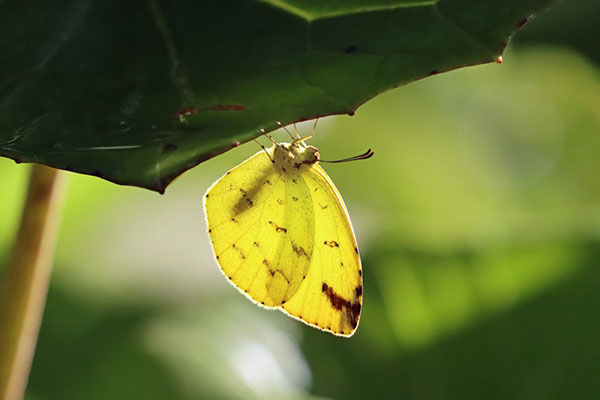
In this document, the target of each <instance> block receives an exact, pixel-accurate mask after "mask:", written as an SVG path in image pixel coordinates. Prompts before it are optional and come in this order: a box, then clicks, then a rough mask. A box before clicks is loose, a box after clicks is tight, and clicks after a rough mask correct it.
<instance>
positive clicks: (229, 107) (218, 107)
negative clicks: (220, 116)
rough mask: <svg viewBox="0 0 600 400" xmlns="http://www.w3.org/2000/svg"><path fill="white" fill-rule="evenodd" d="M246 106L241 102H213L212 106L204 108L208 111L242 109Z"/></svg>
mask: <svg viewBox="0 0 600 400" xmlns="http://www.w3.org/2000/svg"><path fill="white" fill-rule="evenodd" d="M245 108H246V107H244V106H243V105H241V104H227V105H223V104H213V105H212V106H208V107H206V108H205V110H210V111H243V110H244V109H245Z"/></svg>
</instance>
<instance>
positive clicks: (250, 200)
mask: <svg viewBox="0 0 600 400" xmlns="http://www.w3.org/2000/svg"><path fill="white" fill-rule="evenodd" d="M267 181H268V180H267V179H266V177H265V176H263V177H262V179H260V180H258V181H257V182H255V184H254V185H253V186H252V188H251V189H249V190H246V189H244V188H239V189H238V190H239V192H240V194H241V196H240V198H239V199H238V201H237V203H235V205H234V206H233V209H232V211H233V215H236V216H237V215H239V214H242V213H243V212H245V211H248V210H249V209H250V208H252V206H254V203H256V198H257V196H258V195H259V194H260V192H261V190H262V189H263V187H264V186H265V183H266V182H267ZM230 190H234V188H233V187H232V186H230Z"/></svg>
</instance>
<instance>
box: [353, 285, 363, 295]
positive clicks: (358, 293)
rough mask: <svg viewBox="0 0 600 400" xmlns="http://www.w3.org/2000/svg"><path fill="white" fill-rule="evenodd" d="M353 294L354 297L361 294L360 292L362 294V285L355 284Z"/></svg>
mask: <svg viewBox="0 0 600 400" xmlns="http://www.w3.org/2000/svg"><path fill="white" fill-rule="evenodd" d="M354 294H355V295H356V297H360V296H362V294H363V288H362V286H357V287H356V289H354Z"/></svg>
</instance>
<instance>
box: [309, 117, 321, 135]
mask: <svg viewBox="0 0 600 400" xmlns="http://www.w3.org/2000/svg"><path fill="white" fill-rule="evenodd" d="M317 122H319V118H317V119H315V124H314V125H313V130H312V133H311V134H310V136H314V135H315V132H316V131H317Z"/></svg>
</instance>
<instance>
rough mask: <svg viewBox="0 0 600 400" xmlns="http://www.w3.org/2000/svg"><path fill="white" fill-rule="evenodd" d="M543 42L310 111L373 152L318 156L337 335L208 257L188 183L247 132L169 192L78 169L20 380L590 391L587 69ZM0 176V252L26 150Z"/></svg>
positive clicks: (436, 394) (182, 390) (215, 165)
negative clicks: (269, 300)
mask: <svg viewBox="0 0 600 400" xmlns="http://www.w3.org/2000/svg"><path fill="white" fill-rule="evenodd" d="M573 4H574V2H564V3H561V4H560V5H559V6H557V10H559V11H558V12H559V13H560V10H561V9H560V7H574V5H573ZM578 4H580V7H581V8H579V9H578V10H579V11H577V10H575V11H573V12H575V13H577V12H581V11H580V10H581V9H584V10H588V9H587V8H585V7H593V6H594V5H595V4H597V3H590V2H581V3H578ZM539 21H540V22H542V21H543V19H541V18H540V19H539ZM537 22H538V20H534V21H533V22H531V27H532V28H531V29H532V31H533V30H534V28H535V29H541V28H537V27H536V26H537V25H535V24H536V23H537ZM528 29H529V25H528V26H527V27H526V28H525V30H524V32H523V34H524V37H525V35H529V33H528V32H529V31H528ZM550 30H551V29H550ZM540 32H541V33H540ZM537 35H539V36H540V37H543V31H542V30H540V31H538V33H537ZM549 36H550V37H551V35H549ZM517 39H519V37H517ZM527 42H528V43H532V42H533V39H532V40H530V39H529V38H528V39H527ZM546 42H547V43H546V44H545V45H544V46H537V47H534V46H531V45H529V46H524V45H523V46H519V45H518V44H519V40H516V45H515V46H514V48H513V49H512V51H509V52H508V53H507V54H506V55H505V57H504V63H503V64H502V65H488V66H481V67H476V68H469V69H465V70H459V71H455V72H452V73H449V74H444V75H440V76H436V77H433V78H429V79H426V80H423V81H420V82H416V83H413V84H411V85H408V86H405V87H402V88H401V89H398V90H394V91H391V92H388V93H386V94H384V95H381V96H379V97H377V98H376V99H374V100H373V101H371V102H369V103H367V104H365V105H364V106H363V107H362V108H360V109H359V110H358V112H357V114H356V115H355V116H354V117H335V118H326V119H323V120H322V121H321V122H320V123H319V124H320V127H319V131H318V133H317V135H316V137H315V138H314V140H313V141H312V144H314V145H316V146H317V147H319V149H320V152H321V154H322V156H323V158H328V159H334V158H341V157H344V156H348V155H352V154H358V153H360V152H362V151H363V150H364V149H365V148H366V147H372V148H373V149H374V150H375V152H376V155H375V157H374V158H372V159H371V160H369V161H365V162H361V163H348V164H341V165H326V166H325V168H326V169H327V172H328V173H329V174H330V176H331V177H332V179H333V180H334V182H336V184H337V185H338V187H339V189H340V191H341V193H342V194H343V195H344V199H345V200H346V203H347V205H348V208H349V212H350V215H351V216H352V220H353V223H354V225H355V230H356V232H357V236H358V239H359V242H360V246H361V253H362V255H363V262H364V273H365V298H364V301H365V309H364V312H363V316H362V319H361V324H360V327H359V329H358V331H357V334H356V335H355V336H354V337H353V338H352V339H350V340H344V339H340V338H336V337H332V336H331V335H326V334H323V333H321V332H318V331H315V330H312V329H311V328H309V327H306V326H304V325H302V324H300V323H298V322H296V321H293V320H290V319H289V318H286V317H285V316H284V315H281V314H280V313H272V312H268V311H265V310H261V309H258V308H257V307H256V306H254V305H253V304H251V303H250V302H249V301H247V300H246V299H245V298H244V297H243V296H240V295H239V294H238V292H237V291H236V290H235V289H234V288H232V287H231V286H230V285H229V284H228V283H226V280H225V278H224V277H223V276H222V275H221V273H220V272H219V269H218V267H217V265H216V263H215V262H214V260H213V258H212V254H211V253H210V248H209V244H208V238H207V235H206V232H205V222H204V217H203V215H202V196H203V194H204V192H205V190H206V188H207V187H208V186H209V185H210V183H212V182H213V181H214V180H216V179H217V178H218V177H219V176H221V175H222V174H223V173H224V172H225V171H226V170H228V169H229V168H231V167H232V166H233V165H236V164H237V163H239V162H241V161H242V160H244V159H245V158H246V157H248V156H249V155H251V154H253V153H255V152H256V151H257V150H258V149H257V146H256V145H254V144H247V145H243V146H240V147H239V148H238V149H236V150H235V151H231V152H229V153H227V154H224V155H223V156H220V157H217V158H215V159H212V160H210V161H208V162H207V163H205V164H203V166H201V167H199V168H196V169H194V170H193V171H191V172H190V173H188V174H186V175H184V176H182V177H181V178H179V179H178V180H177V181H176V182H175V183H174V184H173V185H172V187H170V189H169V191H168V193H167V195H165V196H158V195H156V194H155V193H150V192H147V191H144V190H140V189H134V188H126V187H118V186H115V185H111V184H109V183H106V182H104V181H101V180H99V179H94V178H90V177H85V176H80V175H73V176H72V179H71V182H70V187H69V196H68V202H67V206H66V210H65V218H64V221H63V224H62V228H61V229H62V230H61V237H60V241H59V244H58V254H57V261H56V268H55V271H54V277H53V286H52V290H51V292H50V296H49V300H48V307H47V312H46V315H45V320H44V323H43V326H42V331H41V336H40V342H39V345H38V353H37V355H36V358H35V360H34V366H33V371H32V376H31V380H30V386H29V389H28V393H27V397H28V398H30V399H65V398H77V399H99V398H100V399H105V398H110V399H130V398H138V397H143V398H149V399H153V398H156V399H159V398H183V399H185V398H189V399H197V398H223V399H225V398H227V399H229V398H240V399H242V398H311V397H315V398H320V397H326V398H411V399H423V398H426V399H429V398H435V399H446V398H447V399H454V398H473V399H479V398H498V399H506V398H510V399H539V398H544V399H552V398H556V399H562V398H567V397H568V398H590V399H591V398H598V397H600V387H599V386H598V385H597V383H596V379H597V366H598V365H600V353H598V352H597V351H595V348H596V342H597V338H598V337H599V336H600V320H599V318H598V312H597V310H598V308H599V307H600V296H598V291H597V288H598V287H599V285H600V269H598V268H597V266H598V265H597V264H598V260H599V259H600V246H599V240H600V181H599V180H598V178H597V177H598V171H599V170H600V158H599V157H598V154H600V136H599V135H598V132H600V111H599V110H600V108H599V107H598V105H599V104H600V72H599V69H598V65H597V64H594V61H593V60H594V58H593V57H591V56H590V54H597V53H594V52H593V49H591V48H590V47H587V49H588V53H586V54H585V55H582V53H577V52H574V51H572V50H570V49H568V48H565V47H564V46H563V47H560V48H559V47H550V46H548V40H546ZM592 43H593V41H592ZM590 46H591V45H590ZM584 53H585V52H584ZM304 128H309V127H304ZM282 138H284V136H280V137H279V139H282ZM0 176H1V177H2V178H3V179H4V180H5V181H6V182H9V185H7V186H6V190H5V191H4V193H3V196H1V197H0V206H1V207H0V220H2V221H7V222H6V223H3V224H2V225H1V226H0V259H1V258H2V257H5V256H6V251H7V249H8V246H9V244H10V240H11V235H12V232H14V225H15V223H16V220H17V216H18V212H19V207H20V206H19V204H20V199H22V196H23V194H22V190H23V188H24V182H25V167H23V166H16V165H14V164H13V163H12V162H10V161H7V160H0Z"/></svg>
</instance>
